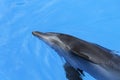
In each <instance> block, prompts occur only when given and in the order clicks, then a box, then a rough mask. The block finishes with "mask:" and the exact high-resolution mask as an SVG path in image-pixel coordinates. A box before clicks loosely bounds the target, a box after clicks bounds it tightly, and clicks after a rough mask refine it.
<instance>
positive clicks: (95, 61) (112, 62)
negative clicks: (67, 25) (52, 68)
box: [32, 31, 120, 80]
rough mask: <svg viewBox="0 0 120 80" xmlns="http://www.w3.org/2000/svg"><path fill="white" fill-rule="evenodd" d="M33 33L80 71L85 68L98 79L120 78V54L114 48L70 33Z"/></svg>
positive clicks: (111, 79) (114, 79) (110, 79)
mask: <svg viewBox="0 0 120 80" xmlns="http://www.w3.org/2000/svg"><path fill="white" fill-rule="evenodd" d="M32 34H33V35H34V36H36V37H38V38H39V39H41V40H42V41H44V42H45V43H46V44H47V45H49V46H50V47H51V48H53V49H54V50H55V51H56V52H57V53H58V55H60V56H62V57H63V58H64V59H65V61H66V62H67V63H68V64H69V65H70V66H71V67H73V69H75V70H76V71H78V72H79V73H80V72H81V71H82V70H83V71H85V72H87V73H88V74H90V75H91V76H92V77H94V78H95V79H96V80H120V56H119V55H117V54H115V53H114V52H113V51H112V50H109V49H107V48H104V47H102V46H100V45H97V44H94V43H91V42H87V41H84V40H82V39H79V38H76V37H74V36H71V35H68V34H63V33H56V32H47V33H42V32H39V31H34V32H32ZM65 68H66V67H65ZM73 71H74V70H73ZM74 72H75V71H74ZM71 80H75V79H71ZM78 80H82V79H78Z"/></svg>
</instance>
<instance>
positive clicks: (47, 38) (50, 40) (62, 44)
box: [32, 31, 73, 52]
mask: <svg viewBox="0 0 120 80" xmlns="http://www.w3.org/2000/svg"><path fill="white" fill-rule="evenodd" d="M32 34H33V35H34V36H36V37H38V38H39V39H40V40H42V41H43V42H45V43H46V44H48V45H49V46H50V47H52V48H53V49H54V50H55V51H57V52H60V51H66V50H67V51H68V50H69V46H70V45H69V44H70V43H71V42H73V38H71V37H69V35H66V34H61V33H55V32H46V33H43V32H38V31H34V32H32Z"/></svg>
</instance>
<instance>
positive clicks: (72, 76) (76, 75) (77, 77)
mask: <svg viewBox="0 0 120 80" xmlns="http://www.w3.org/2000/svg"><path fill="white" fill-rule="evenodd" d="M64 70H65V72H66V78H67V79H68V80H83V79H82V77H83V76H82V75H84V74H83V71H82V70H76V69H74V68H73V67H72V66H71V65H70V64H69V63H67V62H66V63H65V64H64Z"/></svg>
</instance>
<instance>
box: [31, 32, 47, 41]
mask: <svg viewBox="0 0 120 80" xmlns="http://www.w3.org/2000/svg"><path fill="white" fill-rule="evenodd" d="M32 34H33V35H34V36H36V37H38V38H41V39H42V38H43V37H44V36H45V33H42V32H38V31H33V32H32Z"/></svg>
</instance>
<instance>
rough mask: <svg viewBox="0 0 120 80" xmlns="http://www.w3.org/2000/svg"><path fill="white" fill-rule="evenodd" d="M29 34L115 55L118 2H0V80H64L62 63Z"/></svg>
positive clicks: (119, 46) (118, 43)
mask: <svg viewBox="0 0 120 80" xmlns="http://www.w3.org/2000/svg"><path fill="white" fill-rule="evenodd" d="M35 30H38V31H42V32H61V33H67V34H71V35H74V36H76V37H79V38H81V39H84V40H87V41H90V42H94V43H97V44H99V45H102V46H104V47H106V48H109V49H111V50H116V51H120V40H119V39H120V1H119V0H0V80H66V78H65V72H64V69H63V64H64V60H63V59H61V58H60V57H59V56H58V55H57V53H56V52H55V51H54V50H52V49H51V48H50V47H48V46H47V45H46V44H45V43H43V42H42V41H40V40H39V39H37V38H35V37H34V36H32V34H31V32H32V31H35ZM85 80H95V79H93V78H92V77H91V76H90V75H88V74H87V76H86V77H85Z"/></svg>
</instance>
